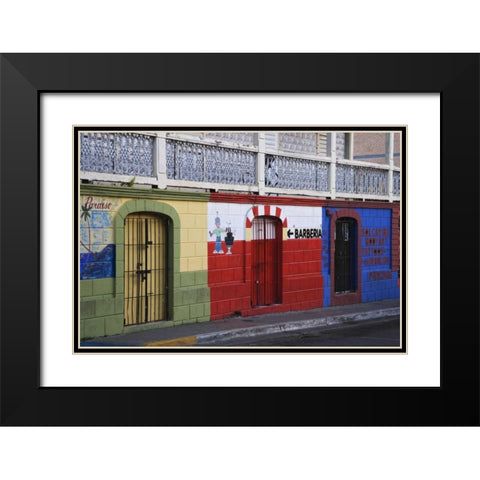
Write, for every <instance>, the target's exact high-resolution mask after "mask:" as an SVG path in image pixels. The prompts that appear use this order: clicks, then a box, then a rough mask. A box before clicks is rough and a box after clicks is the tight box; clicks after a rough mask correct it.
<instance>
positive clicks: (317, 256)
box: [208, 238, 323, 320]
mask: <svg viewBox="0 0 480 480" xmlns="http://www.w3.org/2000/svg"><path fill="white" fill-rule="evenodd" d="M250 247H251V243H250V242H244V241H235V243H234V245H233V248H232V254H231V255H227V254H223V255H219V254H214V253H213V251H214V249H215V242H209V243H208V284H209V286H210V300H211V319H212V320H218V319H220V318H225V317H228V316H231V315H235V314H238V313H240V314H241V315H255V314H264V313H271V312H285V311H290V310H306V309H309V308H318V307H321V306H322V305H323V276H322V262H321V255H322V254H321V252H322V240H321V238H318V239H297V240H294V239H289V240H283V245H282V272H283V275H282V276H283V279H282V302H281V304H279V305H270V306H265V307H257V308H252V307H251V276H252V275H251V269H252V263H251V262H252V256H251V249H250Z"/></svg>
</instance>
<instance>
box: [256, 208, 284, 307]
mask: <svg viewBox="0 0 480 480" xmlns="http://www.w3.org/2000/svg"><path fill="white" fill-rule="evenodd" d="M281 246H282V222H281V220H280V219H279V218H277V217H272V216H257V217H255V218H254V219H253V221H252V306H254V307H258V306H264V305H272V304H275V303H281V301H282V300H281V273H282V255H281Z"/></svg>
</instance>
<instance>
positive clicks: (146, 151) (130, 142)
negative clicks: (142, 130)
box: [80, 133, 153, 177]
mask: <svg viewBox="0 0 480 480" xmlns="http://www.w3.org/2000/svg"><path fill="white" fill-rule="evenodd" d="M80 168H81V170H84V171H89V172H99V173H116V174H123V175H138V176H142V177H151V176H152V175H153V137H150V136H147V135H140V134H135V133H82V134H81V135H80Z"/></svg>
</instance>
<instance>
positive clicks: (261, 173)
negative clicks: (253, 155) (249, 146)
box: [257, 132, 265, 195]
mask: <svg viewBox="0 0 480 480" xmlns="http://www.w3.org/2000/svg"><path fill="white" fill-rule="evenodd" d="M257 182H258V193H259V194H260V195H265V132H259V133H258V154H257Z"/></svg>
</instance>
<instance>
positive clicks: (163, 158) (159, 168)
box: [153, 132, 167, 189]
mask: <svg viewBox="0 0 480 480" xmlns="http://www.w3.org/2000/svg"><path fill="white" fill-rule="evenodd" d="M153 162H154V163H153V168H154V174H156V176H157V185H158V188H161V189H165V188H167V141H166V133H165V132H159V133H157V136H156V137H155V147H154V155H153Z"/></svg>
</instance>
